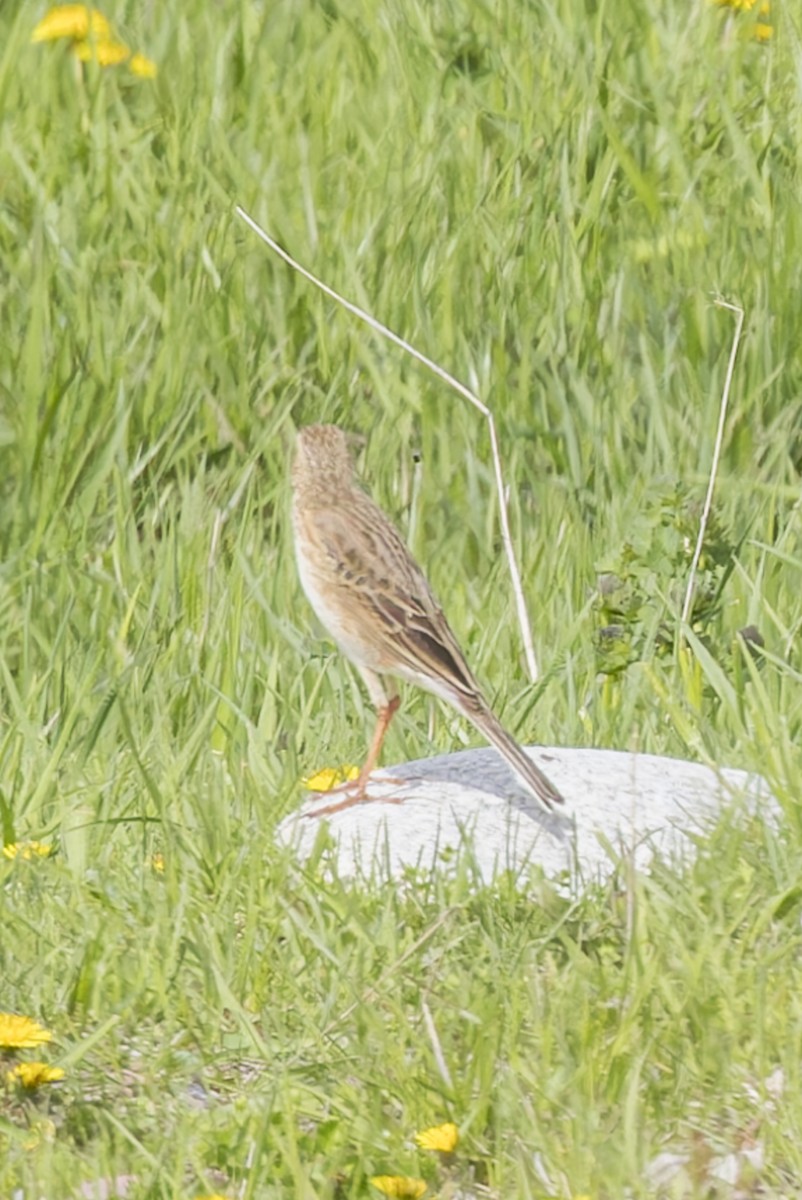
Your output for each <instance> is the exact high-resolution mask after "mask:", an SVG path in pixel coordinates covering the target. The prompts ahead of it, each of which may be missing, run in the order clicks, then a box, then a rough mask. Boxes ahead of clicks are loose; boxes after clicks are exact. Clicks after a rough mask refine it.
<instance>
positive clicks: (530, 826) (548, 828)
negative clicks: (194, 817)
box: [277, 747, 778, 891]
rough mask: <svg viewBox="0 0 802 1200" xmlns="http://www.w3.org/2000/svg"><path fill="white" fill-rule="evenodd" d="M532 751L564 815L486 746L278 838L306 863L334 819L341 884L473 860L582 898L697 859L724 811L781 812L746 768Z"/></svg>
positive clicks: (390, 773) (321, 801)
mask: <svg viewBox="0 0 802 1200" xmlns="http://www.w3.org/2000/svg"><path fill="white" fill-rule="evenodd" d="M528 753H530V754H531V756H532V757H533V758H534V760H535V761H536V762H537V763H538V765H539V766H540V767H542V769H543V770H544V771H545V772H546V773H547V774H548V776H549V777H550V778H551V779H552V780H553V782H554V783H555V784H556V785H557V787H559V789H560V790H561V792H562V793H563V795H564V796H565V801H566V804H565V810H564V811H563V810H561V811H560V812H559V813H554V814H551V813H546V812H544V811H543V810H542V809H541V808H540V806H539V805H538V803H537V801H536V800H534V799H533V798H532V797H530V796H529V794H528V792H527V791H526V790H525V789H524V788H523V786H522V785H521V784H520V783H519V782H518V781H517V779H516V777H515V776H514V775H513V774H512V773H511V771H510V770H509V769H508V768H507V766H506V764H505V763H504V762H503V761H502V759H500V758H499V756H498V755H497V754H496V752H495V751H494V750H492V749H489V748H486V749H485V748H483V749H479V750H465V751H462V752H461V753H458V754H446V755H439V756H437V757H435V758H428V759H419V760H417V761H415V762H410V763H404V764H401V765H399V766H395V767H388V768H387V769H386V770H385V771H380V772H377V773H376V774H375V775H374V777H373V782H372V783H371V786H370V788H369V799H368V800H367V801H365V802H363V803H361V804H357V805H352V806H351V807H350V808H346V809H343V810H342V811H341V812H338V813H333V814H331V815H330V816H317V817H316V816H314V814H315V813H317V812H319V810H320V809H322V808H325V807H327V806H328V805H329V804H333V803H336V802H337V801H338V799H340V797H339V796H337V795H336V794H334V795H328V796H325V795H314V796H312V797H309V798H307V800H306V801H305V803H304V805H303V806H302V808H301V809H300V810H299V811H298V812H296V813H292V814H291V815H290V816H288V817H286V818H285V819H284V821H282V822H281V824H280V825H279V827H278V831H277V837H278V840H279V841H280V842H281V843H282V844H284V845H291V846H293V847H294V848H295V849H296V852H297V853H298V855H299V857H300V858H301V859H306V858H307V857H308V856H309V854H310V853H311V851H312V848H313V846H314V844H315V842H316V839H317V837H318V835H319V833H320V828H321V825H322V823H323V822H327V823H328V826H329V831H330V833H331V836H332V838H333V839H334V842H335V843H336V848H337V849H336V856H337V857H336V861H337V870H338V873H339V874H340V876H353V875H364V876H368V877H370V876H373V875H374V874H377V873H378V874H379V876H383V875H387V874H389V875H391V876H399V875H400V874H402V873H403V871H404V870H405V868H407V867H410V866H412V867H421V868H424V869H427V870H430V869H433V868H436V867H439V868H444V869H447V868H449V867H453V864H454V859H455V856H456V854H458V853H459V854H462V853H467V854H470V856H471V859H472V861H473V862H474V864H475V866H476V869H477V871H478V873H479V874H480V876H481V877H482V879H483V880H484V881H485V882H489V881H490V880H492V878H493V877H494V876H495V875H496V874H497V873H498V872H500V871H504V870H508V869H512V870H514V871H521V870H523V869H524V868H526V866H527V865H528V864H530V863H535V864H539V865H540V866H541V867H542V868H543V870H544V871H545V873H546V875H547V876H549V877H551V878H554V879H555V880H557V881H558V882H561V883H562V884H564V885H567V886H568V887H569V888H570V890H571V891H575V890H576V889H577V888H578V887H581V886H582V885H583V884H586V883H588V882H590V881H591V880H594V879H601V878H604V877H605V876H606V875H608V874H609V873H610V871H611V870H612V869H613V866H614V862H615V859H616V858H617V857H620V856H626V857H627V858H628V859H629V860H630V861H631V862H632V863H633V865H634V866H635V867H637V868H641V869H643V868H646V867H648V864H649V861H650V859H651V857H652V855H653V853H654V852H655V850H659V851H660V853H661V854H662V855H663V856H676V855H682V856H687V855H689V854H692V853H693V849H694V843H693V840H692V838H691V836H689V835H694V836H698V835H699V834H703V833H704V832H705V830H706V829H707V828H708V827H709V826H710V825H711V824H712V823H713V822H714V821H715V820H716V819H717V818H718V817H719V816H720V815H721V813H722V812H723V811H724V810H727V809H731V808H734V809H737V810H740V811H742V812H744V813H750V812H754V811H755V810H756V809H758V808H760V809H761V810H762V811H763V812H764V813H765V814H766V816H767V817H768V819H770V820H776V819H777V816H778V806H777V803H776V801H775V800H774V798H773V797H772V795H771V793H770V791H769V788H768V785H767V784H766V782H765V780H763V779H762V778H761V777H760V776H757V775H750V774H748V773H747V772H746V771H740V770H735V769H731V768H727V767H723V768H721V769H719V770H718V771H716V770H713V769H712V768H711V767H706V766H702V765H701V764H699V763H691V762H686V761H684V760H683V759H674V758H659V757H657V756H655V755H652V754H631V753H624V752H620V751H616V750H576V749H570V748H564V747H562V748H560V747H538V748H535V749H531V750H529V751H528ZM310 814H311V815H310Z"/></svg>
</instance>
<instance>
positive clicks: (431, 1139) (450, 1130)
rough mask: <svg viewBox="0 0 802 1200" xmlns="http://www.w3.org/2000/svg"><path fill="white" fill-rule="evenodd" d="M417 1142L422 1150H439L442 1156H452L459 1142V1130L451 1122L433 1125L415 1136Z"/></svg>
mask: <svg viewBox="0 0 802 1200" xmlns="http://www.w3.org/2000/svg"><path fill="white" fill-rule="evenodd" d="M415 1141H416V1142H417V1143H418V1145H419V1146H420V1148H421V1150H439V1151H440V1152H441V1153H442V1154H450V1153H451V1151H452V1150H454V1149H456V1146H457V1143H458V1142H459V1130H458V1129H457V1127H456V1125H454V1124H453V1123H452V1122H451V1121H447V1122H446V1123H445V1125H432V1126H430V1127H429V1129H422V1130H421V1131H420V1133H416V1134H415Z"/></svg>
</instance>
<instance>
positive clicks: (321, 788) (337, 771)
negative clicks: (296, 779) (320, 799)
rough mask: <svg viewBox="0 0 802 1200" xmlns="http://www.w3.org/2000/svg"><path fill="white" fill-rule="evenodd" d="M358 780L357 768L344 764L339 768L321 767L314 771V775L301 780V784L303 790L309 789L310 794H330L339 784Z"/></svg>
mask: <svg viewBox="0 0 802 1200" xmlns="http://www.w3.org/2000/svg"><path fill="white" fill-rule="evenodd" d="M358 778H359V767H353V766H351V765H350V764H349V765H345V764H344V765H343V766H341V767H322V768H321V769H320V770H319V771H315V773H314V775H309V776H308V777H307V778H306V779H302V780H301V783H302V784H303V785H304V787H305V788H309V791H310V792H331V791H333V790H334V788H336V787H339V786H340V784H342V783H351V782H352V780H354V779H358Z"/></svg>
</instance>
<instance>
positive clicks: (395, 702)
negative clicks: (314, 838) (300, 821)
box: [305, 696, 403, 818]
mask: <svg viewBox="0 0 802 1200" xmlns="http://www.w3.org/2000/svg"><path fill="white" fill-rule="evenodd" d="M400 703H401V701H400V700H399V698H398V696H393V697H392V698H391V699H390V700H387V701H386V702H385V703H384V704H382V705H381V707H380V708H379V710H378V713H377V714H376V728H375V729H374V731H373V737H372V739H371V743H370V747H369V749H368V754H367V758H366V759H365V765H364V766H363V768H362V770H361V771H360V772H359V778H358V779H357V780H356V782H355V783H346V784H343V785H342V787H341V788H336V789H334V790H336V791H347V792H348V793H349V795H347V796H346V798H345V799H344V800H339V801H338V802H337V803H336V804H327V805H326V807H325V808H318V809H316V810H315V811H314V812H311V813H306V814H305V815H306V816H307V817H309V818H311V817H328V816H330V815H331V814H332V813H337V812H342V811H343V809H344V808H351V806H352V805H354V804H364V803H365V802H366V801H367V800H370V799H371V797H370V796H368V795H367V786H368V780H369V779H370V777H371V775H372V774H373V768H374V767H375V766H376V763H377V761H378V758H379V754H380V753H381V748H382V743H383V741H384V737H385V734H386V733H387V730H388V729H389V727H390V722H391V721H392V719H393V716H394V715H395V713H396V711H397V709H398V706H399V704H400ZM381 799H382V800H383V801H384V802H385V803H387V804H401V803H403V800H402V798H401V797H399V796H382V797H381Z"/></svg>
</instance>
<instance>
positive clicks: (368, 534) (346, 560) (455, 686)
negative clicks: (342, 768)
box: [292, 425, 563, 816]
mask: <svg viewBox="0 0 802 1200" xmlns="http://www.w3.org/2000/svg"><path fill="white" fill-rule="evenodd" d="M292 487H293V505H292V521H293V529H294V533H295V552H296V556H297V559H298V572H299V574H300V577H301V583H302V584H303V588H304V591H305V592H306V595H307V597H308V599H309V602H310V604H311V605H312V608H313V609H314V610H315V612H316V613H317V616H318V617H319V618H320V620H321V621H322V623H323V625H324V626H325V627H326V629H327V630H328V632H329V633H330V634H331V636H332V637H333V639H334V641H335V642H336V643H337V645H338V646H339V647H340V649H341V650H342V652H343V653H344V654H345V655H346V656H347V657H348V658H350V659H351V661H352V662H353V663H354V665H355V666H356V667H357V668H358V670H359V672H360V674H361V676H362V678H363V679H364V681H365V686H366V687H367V689H368V693H369V695H370V699H371V701H372V703H373V705H374V706H375V708H376V712H377V721H376V729H375V732H374V734H373V739H372V741H371V743H370V748H369V750H368V754H367V758H366V760H365V765H364V766H363V768H362V771H361V773H360V775H359V778H358V780H356V782H355V783H354V784H351V785H350V786H349V785H347V786H348V791H349V795H348V796H347V798H346V799H345V800H343V801H341V802H339V803H337V804H333V805H329V806H328V807H327V808H325V809H320V810H319V811H318V812H317V813H313V814H311V815H312V816H321V815H323V814H324V813H326V814H327V813H331V812H337V811H339V810H340V809H343V808H347V807H348V806H349V805H351V804H358V803H360V802H361V801H362V800H364V799H365V798H366V788H367V783H368V779H369V777H370V774H371V772H372V771H373V768H374V767H375V765H376V762H377V760H378V757H379V752H380V750H381V746H382V742H383V741H384V736H385V734H386V732H387V728H388V726H389V724H390V721H391V720H392V718H393V714H394V713H395V711H396V709H397V708H398V705H399V698H398V694H397V692H396V691H395V690H392V692H391V693H390V694H389V695H388V692H387V691H386V690H385V687H384V684H383V683H382V678H383V677H384V676H398V677H400V678H401V679H408V680H410V681H411V682H412V683H416V684H418V686H419V687H422V688H425V689H426V690H427V691H429V692H433V693H434V694H435V695H436V696H440V697H441V698H442V699H443V700H447V701H448V702H449V704H453V706H454V708H456V709H457V711H458V712H460V713H462V715H463V716H465V717H467V718H468V720H469V721H471V722H472V724H473V725H475V727H476V728H477V729H478V730H479V732H480V733H481V734H482V735H483V737H485V738H487V740H488V741H489V742H490V743H491V744H492V745H493V746H495V747H496V749H497V750H498V752H499V753H500V754H501V756H502V757H503V758H504V760H505V761H506V762H507V763H508V764H509V766H510V767H511V768H512V770H513V771H514V772H515V774H516V775H517V776H518V778H519V779H521V780H522V782H523V783H524V784H525V785H526V787H527V788H528V789H529V791H531V792H532V793H533V795H535V796H536V797H537V799H538V800H539V801H540V802H541V804H542V805H543V806H544V807H545V808H547V809H551V808H553V806H554V805H555V804H561V803H562V802H563V798H562V796H561V795H560V793H559V792H558V791H557V789H556V788H555V786H554V784H553V783H551V781H550V780H549V779H548V778H547V777H546V776H545V775H544V774H543V772H542V771H541V770H540V769H539V768H538V767H537V766H535V764H534V763H533V762H532V760H531V758H529V756H528V755H527V754H526V752H525V751H524V750H522V749H521V747H520V746H519V745H518V743H517V742H516V740H515V738H514V737H513V736H512V734H510V733H508V732H507V730H506V729H505V728H504V726H503V725H502V724H501V723H500V722H499V720H498V718H497V717H496V716H495V714H494V713H493V711H492V710H491V708H490V706H489V705H488V703H487V701H486V700H485V698H484V696H483V695H482V691H481V688H480V687H479V684H478V683H477V681H476V679H475V677H474V675H473V673H472V671H471V669H470V667H469V666H468V664H467V662H466V661H465V657H464V655H463V653H462V651H461V650H460V648H459V645H458V644H457V640H456V638H455V637H454V634H453V633H452V632H451V629H450V627H449V624H448V622H447V621H446V618H445V616H444V615H443V610H442V609H441V608H440V605H439V604H438V603H437V601H436V600H435V598H434V595H433V594H432V590H431V588H430V587H429V584H428V582H427V579H426V576H425V575H424V574H423V572H422V571H421V569H420V567H419V566H418V564H417V563H416V562H415V560H414V559H413V557H412V555H411V554H410V552H409V550H408V549H407V547H406V545H405V543H404V541H403V539H402V538H401V536H400V535H399V533H398V532H397V531H396V529H395V528H394V527H393V525H392V524H391V523H390V521H389V520H388V519H387V517H386V516H385V515H384V513H383V512H382V511H381V509H380V508H379V507H378V505H376V504H374V502H373V500H371V498H370V497H369V496H367V495H366V494H365V492H363V491H362V489H361V487H360V486H359V484H358V483H357V480H356V478H355V475H354V467H353V463H352V461H351V455H350V453H349V449H348V443H347V440H346V436H345V434H344V433H343V431H342V430H341V429H340V428H339V427H338V426H336V425H308V426H307V427H306V428H304V429H301V430H300V431H299V433H298V441H297V447H296V454H295V462H294V465H293V470H292Z"/></svg>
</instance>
